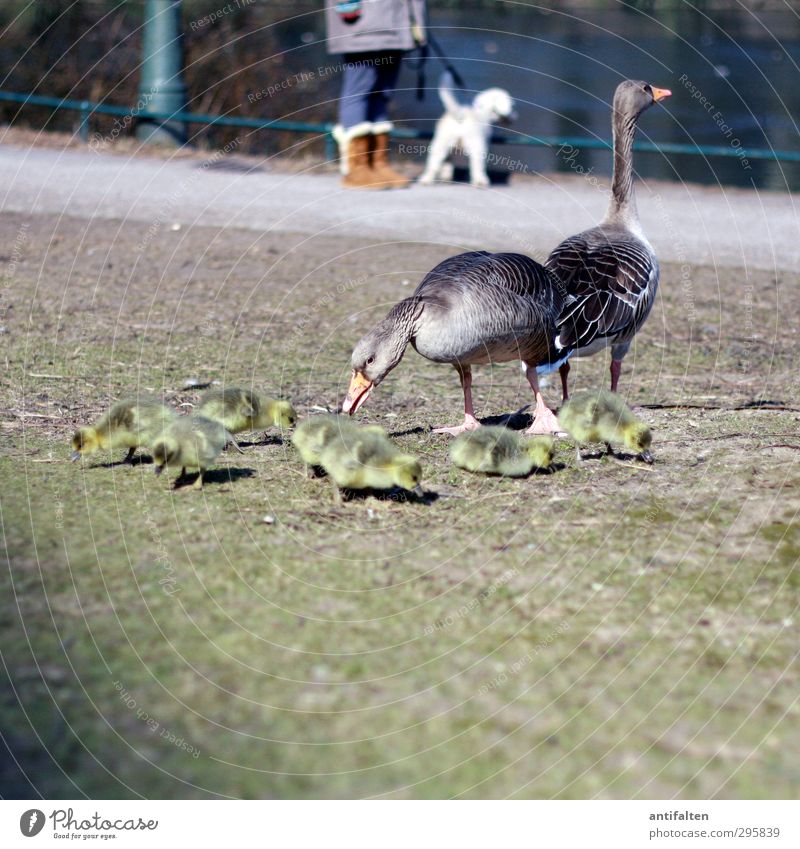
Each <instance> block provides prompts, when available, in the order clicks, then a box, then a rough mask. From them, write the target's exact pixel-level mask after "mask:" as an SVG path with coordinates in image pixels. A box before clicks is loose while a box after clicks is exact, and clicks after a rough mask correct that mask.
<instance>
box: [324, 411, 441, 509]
mask: <svg viewBox="0 0 800 849" xmlns="http://www.w3.org/2000/svg"><path fill="white" fill-rule="evenodd" d="M320 465H321V466H322V467H323V469H325V471H326V472H327V473H328V475H329V476H330V478H331V480H332V481H333V485H334V497H335V500H336V503H337V504H340V503H341V500H342V497H341V492H340V490H341V489H393V488H394V487H400V488H401V489H405V490H407V491H409V492H413V493H414V495H416V496H418V497H422V496H423V495H424V493H423V491H422V487H421V486H420V481H421V480H422V466H421V465H420V463H419V461H418V460H417V458H416V457H412V456H411V455H409V454H403V453H402V452H401V451H400V450H399V449H398V448H397V447H396V446H395V445H394V444H393V443H392V442H391V441H390V440H389V439H388V437H387V436H386V435H385V433H379V432H378V429H377V428H356V429H355V430H354V431H347V430H345V431H342V432H340V433H339V434H338V435H337V436H336V437H335V438H334V439H332V440H331V441H329V442H328V443H327V444H326V446H325V447H324V448H323V450H322V452H321V454H320Z"/></svg>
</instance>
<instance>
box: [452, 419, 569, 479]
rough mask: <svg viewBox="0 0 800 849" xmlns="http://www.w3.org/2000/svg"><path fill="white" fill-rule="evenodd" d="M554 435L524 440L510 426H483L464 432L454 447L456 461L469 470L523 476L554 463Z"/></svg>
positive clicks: (514, 476)
mask: <svg viewBox="0 0 800 849" xmlns="http://www.w3.org/2000/svg"><path fill="white" fill-rule="evenodd" d="M554 452H555V441H554V440H553V438H552V437H550V436H535V437H532V438H528V439H524V438H523V437H521V436H520V435H519V434H517V433H515V432H514V431H513V430H509V429H508V428H506V427H481V428H478V430H473V431H467V432H466V433H462V434H461V435H460V436H459V437H458V438H457V439H456V440H455V442H453V444H452V445H451V446H450V458H451V459H452V461H453V463H455V465H456V466H458V467H459V468H461V469H466V470H467V471H468V472H480V473H482V474H485V475H503V476H505V477H511V478H521V477H525V476H526V475H529V474H530V473H531V471H532V470H533V469H549V468H550V466H552V464H553V454H554Z"/></svg>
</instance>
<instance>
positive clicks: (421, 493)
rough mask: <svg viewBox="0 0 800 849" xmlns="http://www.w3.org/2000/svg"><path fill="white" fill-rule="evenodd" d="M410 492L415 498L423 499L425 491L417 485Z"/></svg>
mask: <svg viewBox="0 0 800 849" xmlns="http://www.w3.org/2000/svg"><path fill="white" fill-rule="evenodd" d="M411 492H413V493H414V495H416V496H417V498H424V497H425V490H424V489H423V488H422V486H421V485H420V484H417V485H416V486H415V487H414V489H412V490H411Z"/></svg>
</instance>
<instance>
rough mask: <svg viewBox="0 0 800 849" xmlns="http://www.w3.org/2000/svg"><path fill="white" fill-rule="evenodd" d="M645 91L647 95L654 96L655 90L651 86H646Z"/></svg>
mask: <svg viewBox="0 0 800 849" xmlns="http://www.w3.org/2000/svg"><path fill="white" fill-rule="evenodd" d="M643 91H644V93H645V94H652V93H653V89H652V88H651V87H650V86H649V85H645V87H644V88H643Z"/></svg>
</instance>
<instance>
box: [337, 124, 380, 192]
mask: <svg viewBox="0 0 800 849" xmlns="http://www.w3.org/2000/svg"><path fill="white" fill-rule="evenodd" d="M371 139H372V136H371V135H366V136H356V137H355V138H353V139H350V141H349V142H348V145H347V173H346V174H345V175H344V179H343V180H342V185H343V186H344V187H345V188H346V189H384V188H386V186H384V185H382V184H381V182H380V181H379V180H378V179H377V177H376V174H375V172H374V171H373V170H372V168H371V167H370V159H371V156H370V141H371Z"/></svg>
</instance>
